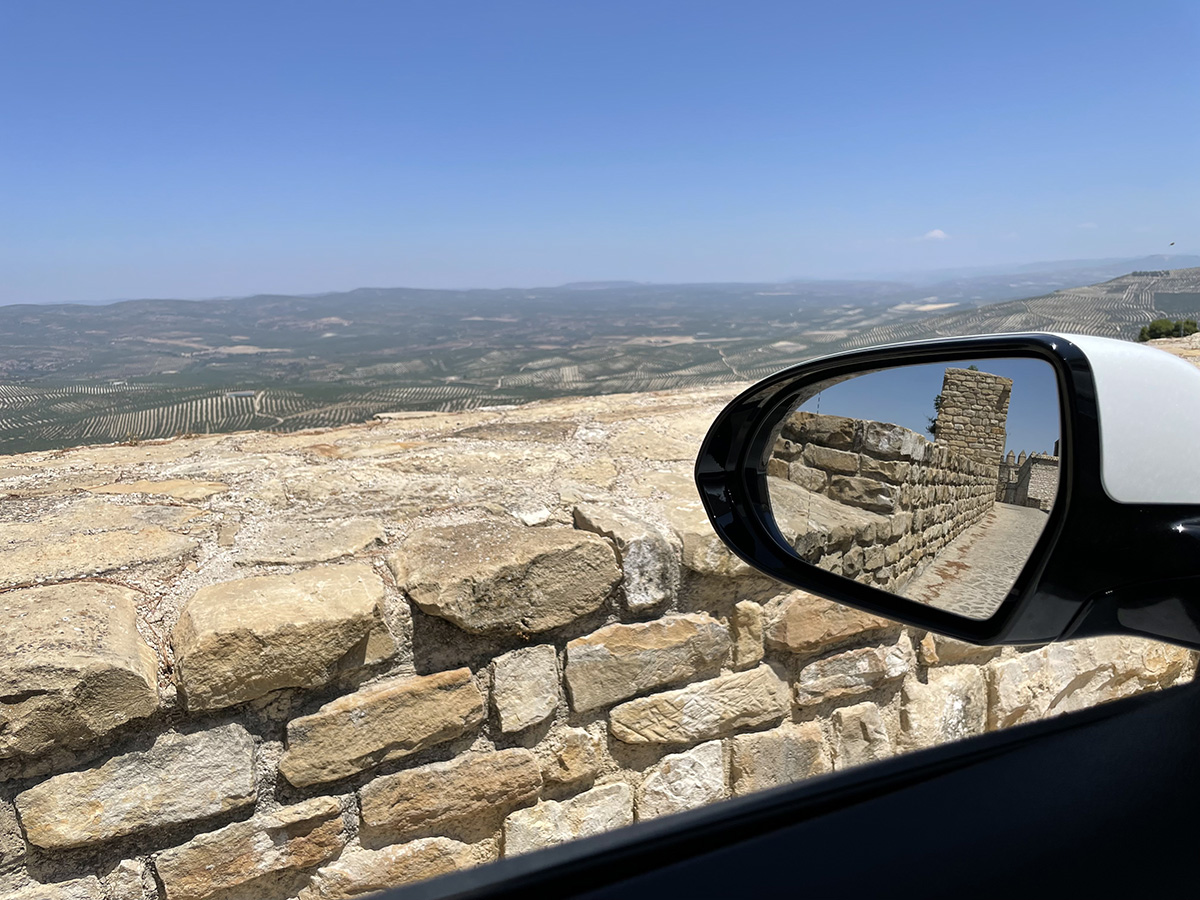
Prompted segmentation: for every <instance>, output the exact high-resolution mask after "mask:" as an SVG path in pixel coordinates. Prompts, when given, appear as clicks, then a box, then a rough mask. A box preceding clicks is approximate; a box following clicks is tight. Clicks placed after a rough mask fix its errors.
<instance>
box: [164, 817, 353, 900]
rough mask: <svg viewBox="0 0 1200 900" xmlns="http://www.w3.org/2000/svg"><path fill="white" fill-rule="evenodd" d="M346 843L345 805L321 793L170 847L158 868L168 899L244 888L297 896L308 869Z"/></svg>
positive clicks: (198, 899) (193, 899)
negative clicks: (342, 808) (343, 807)
mask: <svg viewBox="0 0 1200 900" xmlns="http://www.w3.org/2000/svg"><path fill="white" fill-rule="evenodd" d="M345 845H346V832H345V829H344V826H343V823H342V814H341V809H340V808H339V807H338V802H337V800H334V799H333V798H331V797H317V798H315V799H313V800H306V801H304V802H303V803H297V804H296V805H294V806H285V807H284V808H283V809H278V810H275V811H274V812H271V813H265V814H261V815H258V816H255V817H254V818H252V819H248V820H246V821H245V822H235V823H233V824H232V825H226V826H225V827H224V828H220V829H218V830H216V831H210V832H208V833H206V834H201V835H197V836H196V837H194V838H192V839H191V840H190V841H188V842H187V843H186V844H183V845H182V846H179V847H173V848H171V849H170V850H164V851H163V852H162V853H160V854H159V855H158V858H157V859H156V860H155V863H154V867H155V869H156V870H157V872H158V877H159V879H160V880H161V881H162V885H163V888H164V889H165V891H166V895H167V900H207V898H210V897H219V896H221V894H222V893H223V892H232V891H233V890H234V889H240V892H241V896H253V897H288V896H293V895H294V894H295V893H296V892H297V891H298V890H299V889H300V888H301V887H302V886H303V885H304V882H305V881H307V877H306V876H303V875H302V874H301V873H303V872H304V871H305V870H307V869H315V868H317V867H318V866H320V865H323V864H324V863H327V862H329V860H331V859H333V858H334V857H336V856H337V855H338V854H339V853H340V852H341V850H342V848H343V847H344V846H345Z"/></svg>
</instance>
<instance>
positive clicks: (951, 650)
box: [919, 631, 1004, 666]
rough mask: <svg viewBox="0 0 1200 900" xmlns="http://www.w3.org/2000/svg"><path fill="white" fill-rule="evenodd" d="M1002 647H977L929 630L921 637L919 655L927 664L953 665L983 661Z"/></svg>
mask: <svg viewBox="0 0 1200 900" xmlns="http://www.w3.org/2000/svg"><path fill="white" fill-rule="evenodd" d="M1003 649H1004V648H1003V647H979V646H976V645H975V644H968V643H967V642H966V641H957V640H955V639H954V638H949V637H945V636H944V635H940V634H934V633H933V632H932V631H931V632H929V633H928V634H927V635H925V637H923V638H922V639H921V645H920V648H919V655H920V658H921V662H923V663H924V664H925V665H927V666H939V665H941V666H954V665H959V664H961V663H977V664H978V663H985V662H987V661H988V660H989V659H994V658H995V657H997V656H999V655H1000V652H1001V650H1003Z"/></svg>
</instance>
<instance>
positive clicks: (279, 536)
mask: <svg viewBox="0 0 1200 900" xmlns="http://www.w3.org/2000/svg"><path fill="white" fill-rule="evenodd" d="M381 540H383V528H382V527H381V526H380V524H379V522H377V521H376V520H375V519H340V520H335V521H331V522H322V521H310V520H305V521H299V522H269V523H267V525H266V526H265V527H264V528H263V530H262V531H261V532H260V533H259V534H258V535H257V536H256V537H255V538H254V539H253V540H252V541H249V542H248V543H247V544H246V546H244V547H239V548H238V550H237V551H236V552H235V553H234V562H236V563H238V564H239V565H244V566H245V565H254V564H255V563H279V564H287V565H307V564H310V563H319V562H325V561H327V560H331V559H338V558H339V557H342V556H351V555H353V554H355V553H357V552H358V551H360V550H363V549H366V548H367V547H369V546H371V545H372V544H374V543H375V542H377V541H381Z"/></svg>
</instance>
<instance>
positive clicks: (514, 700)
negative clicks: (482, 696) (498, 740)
mask: <svg viewBox="0 0 1200 900" xmlns="http://www.w3.org/2000/svg"><path fill="white" fill-rule="evenodd" d="M491 671H492V706H493V707H494V708H495V710H496V715H497V716H499V718H500V730H501V731H503V732H504V733H506V734H510V733H512V732H516V731H521V730H523V729H525V728H528V727H529V726H531V725H536V724H537V723H538V722H543V721H545V720H546V719H547V718H548V717H549V716H552V715H554V710H555V709H557V708H558V654H557V652H556V651H555V649H554V645H553V644H541V645H539V646H537V647H523V648H521V649H520V650H513V651H512V652H511V653H505V654H504V655H503V656H498V657H496V659H494V660H492V664H491Z"/></svg>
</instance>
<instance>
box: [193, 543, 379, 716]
mask: <svg viewBox="0 0 1200 900" xmlns="http://www.w3.org/2000/svg"><path fill="white" fill-rule="evenodd" d="M382 603H383V581H382V580H381V579H380V577H379V576H378V575H377V574H375V572H374V571H373V570H372V569H371V567H370V566H369V565H366V564H365V563H349V564H347V565H340V566H322V567H318V568H314V569H306V570H303V571H300V572H296V573H294V574H291V575H262V576H258V577H254V578H241V579H238V580H236V581H226V582H222V583H220V584H214V585H210V586H209V587H204V588H201V589H200V590H199V591H197V592H196V593H195V595H194V596H193V597H192V598H191V600H189V601H188V602H187V604H186V605H185V606H184V608H183V612H182V613H181V614H180V617H179V622H178V623H177V624H176V626H175V628H174V630H173V631H172V634H171V645H172V647H173V648H174V650H175V657H176V660H177V662H178V675H177V677H178V679H179V685H180V688H181V689H182V691H183V695H184V698H185V700H186V702H187V706H188V709H189V710H208V709H221V708H222V707H226V706H233V705H234V704H237V703H244V702H245V701H247V700H253V699H255V698H256V697H262V696H263V695H265V694H269V693H271V692H272V691H277V690H280V689H281V688H295V687H300V688H311V687H318V686H320V685H322V684H325V683H326V682H328V681H329V680H330V679H331V678H333V677H334V676H335V675H336V674H338V672H339V671H340V670H342V669H344V668H353V667H354V666H357V665H369V664H372V663H376V662H380V661H382V660H383V659H386V658H387V657H389V656H391V655H392V654H394V653H395V649H396V647H395V641H394V640H393V639H392V637H391V634H390V633H389V632H388V630H387V625H386V624H384V622H383V614H382Z"/></svg>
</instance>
